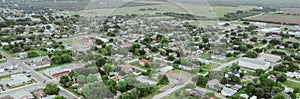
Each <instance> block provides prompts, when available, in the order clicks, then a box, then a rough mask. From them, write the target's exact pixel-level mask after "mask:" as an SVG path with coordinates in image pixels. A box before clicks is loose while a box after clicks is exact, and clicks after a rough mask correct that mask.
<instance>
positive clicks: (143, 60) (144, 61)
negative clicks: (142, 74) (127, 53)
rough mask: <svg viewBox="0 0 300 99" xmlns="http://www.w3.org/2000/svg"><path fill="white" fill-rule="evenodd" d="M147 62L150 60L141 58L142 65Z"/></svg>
mask: <svg viewBox="0 0 300 99" xmlns="http://www.w3.org/2000/svg"><path fill="white" fill-rule="evenodd" d="M147 62H149V60H147V59H141V60H140V61H139V63H140V65H142V66H144V65H145V63H147Z"/></svg>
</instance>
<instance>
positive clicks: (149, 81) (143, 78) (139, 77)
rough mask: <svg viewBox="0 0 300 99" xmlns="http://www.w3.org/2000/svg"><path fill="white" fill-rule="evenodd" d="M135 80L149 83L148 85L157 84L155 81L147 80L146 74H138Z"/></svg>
mask: <svg viewBox="0 0 300 99" xmlns="http://www.w3.org/2000/svg"><path fill="white" fill-rule="evenodd" d="M136 80H137V81H139V82H141V83H147V84H150V85H156V84H157V82H155V81H152V80H149V77H147V76H138V77H136Z"/></svg>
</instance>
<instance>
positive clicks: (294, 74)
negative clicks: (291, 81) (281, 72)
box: [285, 72, 300, 79]
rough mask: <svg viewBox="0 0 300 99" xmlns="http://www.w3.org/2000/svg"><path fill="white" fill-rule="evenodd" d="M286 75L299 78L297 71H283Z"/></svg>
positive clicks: (299, 74)
mask: <svg viewBox="0 0 300 99" xmlns="http://www.w3.org/2000/svg"><path fill="white" fill-rule="evenodd" d="M285 74H286V76H287V77H289V78H298V79H299V78H300V73H299V72H287V73H285Z"/></svg>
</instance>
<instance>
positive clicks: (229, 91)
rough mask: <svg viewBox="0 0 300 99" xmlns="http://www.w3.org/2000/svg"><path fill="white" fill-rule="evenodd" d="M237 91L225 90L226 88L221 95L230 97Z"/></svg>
mask: <svg viewBox="0 0 300 99" xmlns="http://www.w3.org/2000/svg"><path fill="white" fill-rule="evenodd" d="M236 92H237V91H236V90H234V89H231V88H227V87H224V88H223V89H222V91H221V93H222V95H224V96H232V95H234V94H235V93H236Z"/></svg>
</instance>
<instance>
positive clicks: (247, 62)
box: [238, 57, 270, 70]
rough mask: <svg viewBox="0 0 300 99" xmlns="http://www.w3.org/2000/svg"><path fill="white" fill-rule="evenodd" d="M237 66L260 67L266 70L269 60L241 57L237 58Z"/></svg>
mask: <svg viewBox="0 0 300 99" xmlns="http://www.w3.org/2000/svg"><path fill="white" fill-rule="evenodd" d="M238 65H239V66H241V67H245V68H249V69H253V70H255V69H262V70H267V69H268V68H269V67H270V62H266V61H264V60H258V59H253V58H247V57H243V58H242V59H240V60H239V63H238Z"/></svg>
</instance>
